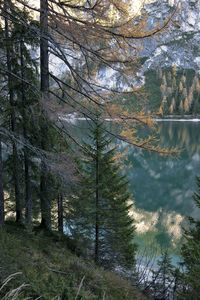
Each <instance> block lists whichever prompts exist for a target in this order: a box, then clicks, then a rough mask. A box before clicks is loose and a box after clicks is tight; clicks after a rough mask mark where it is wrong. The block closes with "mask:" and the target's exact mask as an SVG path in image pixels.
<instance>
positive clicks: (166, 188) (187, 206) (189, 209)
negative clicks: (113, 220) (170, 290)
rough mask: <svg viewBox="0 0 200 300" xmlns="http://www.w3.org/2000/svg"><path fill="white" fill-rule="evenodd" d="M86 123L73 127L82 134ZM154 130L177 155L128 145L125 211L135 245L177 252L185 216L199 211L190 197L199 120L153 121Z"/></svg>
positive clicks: (197, 161)
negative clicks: (129, 203) (129, 200)
mask: <svg viewBox="0 0 200 300" xmlns="http://www.w3.org/2000/svg"><path fill="white" fill-rule="evenodd" d="M108 126H110V125H108ZM87 128H88V123H87V122H86V121H79V122H77V124H76V126H75V129H74V130H75V131H76V133H77V131H78V132H79V135H82V136H84V135H85V133H86V131H87ZM158 130H159V132H160V143H161V144H162V145H164V146H169V147H170V146H177V147H178V148H179V149H180V148H181V149H182V150H183V151H182V153H181V155H180V157H179V159H173V160H172V159H171V160H170V159H169V158H163V157H161V156H159V155H158V154H156V153H153V154H149V153H147V152H143V151H140V150H138V149H135V148H133V147H129V148H128V161H127V162H126V167H125V171H126V173H127V175H128V179H129V180H130V189H131V192H132V194H133V196H134V203H135V205H134V209H133V211H132V212H131V213H132V215H133V218H134V219H135V224H136V227H137V236H136V241H137V243H138V244H139V245H140V248H141V249H145V248H148V249H152V251H153V252H154V253H155V252H157V253H158V255H159V254H160V249H161V248H162V249H163V248H164V249H166V248H169V249H170V251H171V253H175V254H178V252H179V250H180V245H181V242H182V227H186V226H187V216H189V215H190V216H193V217H196V218H197V217H199V215H200V210H198V209H197V208H196V206H195V205H194V202H193V200H192V194H193V192H194V191H195V190H196V182H195V176H196V175H199V176H200V122H190V121H183V122H180V121H179V122H178V121H177V122H176V121H169V122H167V121H162V122H158ZM117 143H118V146H119V148H120V149H122V150H124V149H126V147H127V144H125V143H123V142H120V141H118V142H117ZM130 163H131V166H129V167H128V165H129V164H130Z"/></svg>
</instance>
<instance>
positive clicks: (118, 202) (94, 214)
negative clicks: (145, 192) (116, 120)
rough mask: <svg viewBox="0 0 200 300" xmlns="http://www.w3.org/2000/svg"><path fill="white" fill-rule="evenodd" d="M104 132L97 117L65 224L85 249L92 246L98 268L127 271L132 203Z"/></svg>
mask: <svg viewBox="0 0 200 300" xmlns="http://www.w3.org/2000/svg"><path fill="white" fill-rule="evenodd" d="M105 131H106V128H105V127H104V126H103V121H102V120H101V118H100V116H99V115H97V117H96V120H95V122H94V123H92V124H91V128H90V129H89V136H88V142H87V143H85V144H84V148H85V149H86V150H85V152H84V157H83V160H84V163H83V164H81V169H82V172H81V180H80V187H79V188H78V190H79V192H78V194H77V193H75V194H74V196H73V199H72V200H71V205H72V207H71V210H70V213H69V216H68V219H67V224H68V228H70V231H71V234H72V236H73V237H74V238H75V239H79V240H82V241H83V245H84V247H88V249H90V248H91V246H93V249H94V250H93V257H94V260H95V262H96V263H97V264H103V265H104V266H106V265H107V266H108V265H115V266H117V265H122V266H126V267H130V266H133V265H134V261H135V260H134V256H135V251H136V245H135V244H134V243H133V238H134V231H135V227H134V225H133V220H132V219H131V217H130V216H129V214H128V213H129V210H130V208H131V206H132V200H131V197H130V193H129V191H128V181H127V179H126V176H123V175H121V172H120V167H119V164H118V163H117V162H116V160H115V154H116V149H115V148H113V147H112V146H111V145H112V144H111V143H112V140H111V138H110V137H109V136H108V134H106V132H105ZM86 245H87V246H86Z"/></svg>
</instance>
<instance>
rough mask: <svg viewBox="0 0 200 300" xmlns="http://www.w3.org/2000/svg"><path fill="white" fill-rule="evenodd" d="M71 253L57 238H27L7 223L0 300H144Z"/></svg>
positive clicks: (39, 234)
mask: <svg viewBox="0 0 200 300" xmlns="http://www.w3.org/2000/svg"><path fill="white" fill-rule="evenodd" d="M73 248H74V245H73V244H72V243H71V242H70V240H69V238H67V237H66V236H65V235H62V234H60V233H58V232H52V233H49V232H48V233H47V232H44V231H38V230H37V231H36V230H35V231H33V232H31V233H28V232H27V230H25V228H24V227H23V226H20V225H16V224H15V223H14V222H11V221H10V222H6V226H5V228H4V229H3V230H0V299H10V300H11V299H12V300H13V299H26V298H28V297H30V298H28V299H42V300H51V299H60V300H81V299H82V300H85V299H96V300H97V299H98V300H100V299H102V300H103V299H104V300H108V299H110V300H132V299H136V300H140V299H141V300H142V299H144V300H145V299H147V298H146V297H145V296H144V295H142V293H141V292H140V291H139V289H138V288H137V287H133V286H131V284H130V282H129V281H128V280H125V279H122V278H121V277H120V276H118V275H117V274H115V273H113V272H109V271H106V270H103V269H102V268H100V267H97V266H95V265H94V264H93V262H92V261H89V260H86V259H83V258H81V257H78V256H77V255H76V254H75V251H74V249H75V248H74V249H73ZM16 273H17V274H16ZM9 276H10V277H9ZM8 277H9V279H8V280H7V283H5V285H4V280H5V279H6V278H8ZM6 294H7V296H6V297H5V295H6ZM4 297H5V298H4Z"/></svg>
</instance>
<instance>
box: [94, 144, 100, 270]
mask: <svg viewBox="0 0 200 300" xmlns="http://www.w3.org/2000/svg"><path fill="white" fill-rule="evenodd" d="M96 153H97V155H96V220H95V256H94V260H95V263H96V264H98V263H99V144H98V139H97V140H96Z"/></svg>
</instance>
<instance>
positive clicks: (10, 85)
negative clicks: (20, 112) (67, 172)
mask: <svg viewBox="0 0 200 300" xmlns="http://www.w3.org/2000/svg"><path fill="white" fill-rule="evenodd" d="M10 10H13V6H12V3H11V2H10V1H8V2H7V1H4V12H5V17H4V22H5V40H6V43H5V53H6V65H7V70H8V98H9V103H10V111H11V112H10V123H11V131H12V133H13V134H16V133H17V120H16V110H15V106H16V99H15V98H14V88H13V86H14V84H13V76H12V75H11V73H12V71H13V66H12V62H13V48H12V47H13V46H12V43H11V39H10V28H11V26H10V24H9V17H8V16H9V13H10ZM12 148H13V150H12V152H13V178H14V187H15V203H16V222H22V201H21V195H20V183H19V155H18V145H17V143H16V141H14V140H13V141H12Z"/></svg>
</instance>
